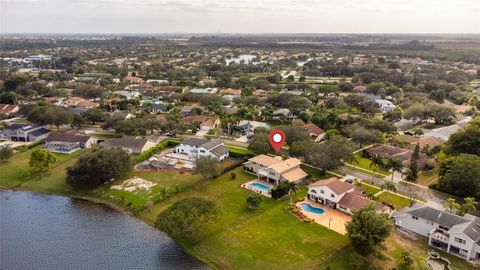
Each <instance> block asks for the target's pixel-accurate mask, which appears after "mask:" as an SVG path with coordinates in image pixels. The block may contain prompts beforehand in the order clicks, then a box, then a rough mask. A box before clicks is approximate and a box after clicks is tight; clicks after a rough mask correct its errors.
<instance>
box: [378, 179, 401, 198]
mask: <svg viewBox="0 0 480 270" xmlns="http://www.w3.org/2000/svg"><path fill="white" fill-rule="evenodd" d="M380 188H381V189H382V190H383V189H385V190H387V191H392V192H393V193H397V187H396V186H395V184H394V183H393V182H385V183H383V184H382V185H381V186H380ZM387 196H388V192H387V193H386V194H385V197H387Z"/></svg>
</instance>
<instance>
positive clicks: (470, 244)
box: [393, 204, 480, 263]
mask: <svg viewBox="0 0 480 270" xmlns="http://www.w3.org/2000/svg"><path fill="white" fill-rule="evenodd" d="M393 217H394V219H395V225H396V226H397V227H400V228H402V229H405V230H408V231H412V232H414V233H417V234H420V235H423V236H425V237H428V244H429V245H430V246H433V247H435V248H438V249H441V250H443V251H446V252H448V253H450V254H453V255H456V256H458V257H460V258H463V259H466V260H469V261H475V262H477V263H480V218H479V217H477V216H473V215H470V214H465V215H464V216H459V215H456V214H454V213H450V212H447V211H446V210H440V209H436V208H432V207H429V206H425V205H420V204H416V205H414V206H412V207H407V208H404V209H402V210H401V211H399V212H396V213H394V214H393Z"/></svg>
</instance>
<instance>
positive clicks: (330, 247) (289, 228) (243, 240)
mask: <svg viewBox="0 0 480 270" xmlns="http://www.w3.org/2000/svg"><path fill="white" fill-rule="evenodd" d="M234 172H235V173H236V174H237V177H236V179H234V180H231V179H230V173H226V174H224V175H222V176H220V177H218V178H217V179H213V180H210V181H209V182H208V183H206V184H203V183H200V184H196V185H194V186H192V187H191V188H190V189H188V190H186V191H184V192H181V193H179V194H177V195H176V196H174V197H171V198H169V199H167V200H165V201H162V202H160V203H158V204H156V205H154V206H153V207H151V208H150V209H147V210H145V211H143V212H142V213H141V214H140V215H141V217H143V218H145V219H146V220H148V221H149V222H150V223H152V224H153V223H154V221H155V219H156V216H157V215H158V214H159V213H160V212H161V211H163V210H165V209H166V208H167V207H168V206H170V205H172V204H173V203H174V202H176V201H178V200H180V199H183V198H187V197H202V198H205V199H208V200H211V201H214V202H215V203H216V204H217V205H218V206H219V207H220V208H221V215H220V217H219V218H218V220H216V221H215V222H213V223H211V224H208V226H205V227H203V228H201V229H200V230H199V232H197V233H195V234H194V235H193V236H192V238H188V239H187V238H181V239H177V240H178V241H179V242H180V243H181V244H182V246H184V247H185V248H186V250H187V251H188V252H190V253H192V254H193V255H195V256H198V257H200V258H201V259H204V260H207V262H209V263H211V264H213V265H214V266H216V267H218V268H221V269H230V268H235V269H252V268H257V269H286V268H285V267H286V265H288V266H287V268H289V269H307V268H312V269H315V268H319V267H322V265H323V264H324V262H326V261H327V260H328V259H329V258H331V257H332V256H334V255H335V253H336V252H337V251H340V250H342V249H343V248H344V247H345V246H347V244H348V240H347V238H346V237H345V236H342V235H340V234H338V233H336V232H334V231H331V230H328V229H327V228H325V227H322V226H320V225H318V224H304V223H302V222H301V221H300V220H298V219H297V218H296V217H295V216H294V215H292V214H290V213H289V212H287V211H286V210H285V203H286V202H285V201H277V200H274V199H267V198H263V201H262V203H261V205H260V207H259V208H258V209H256V210H250V209H249V208H248V207H247V205H246V202H245V200H246V198H247V196H248V195H249V194H250V193H251V192H250V191H248V190H246V189H243V188H240V185H241V184H242V183H245V182H247V181H248V180H251V179H252V178H254V176H252V175H250V174H247V173H244V172H243V171H242V169H241V168H237V169H235V170H234ZM304 195H305V190H301V191H300V192H298V194H297V196H298V197H302V196H304Z"/></svg>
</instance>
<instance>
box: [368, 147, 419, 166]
mask: <svg viewBox="0 0 480 270" xmlns="http://www.w3.org/2000/svg"><path fill="white" fill-rule="evenodd" d="M364 153H366V154H367V155H369V156H372V155H374V154H377V155H379V156H381V157H383V158H385V159H390V158H397V159H399V160H400V161H401V162H402V164H403V166H405V167H408V166H410V160H411V158H412V154H413V150H410V149H403V148H400V147H396V146H391V145H387V146H385V145H376V146H372V147H370V148H368V149H365V150H364ZM427 160H428V157H427V156H426V155H425V154H422V153H420V157H419V159H418V161H417V164H418V168H420V169H422V170H423V169H425V167H426V163H427Z"/></svg>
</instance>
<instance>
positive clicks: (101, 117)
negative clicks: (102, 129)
mask: <svg viewBox="0 0 480 270" xmlns="http://www.w3.org/2000/svg"><path fill="white" fill-rule="evenodd" d="M81 115H82V117H83V118H84V119H86V120H89V121H90V122H92V124H95V123H96V122H105V120H107V118H108V114H107V112H106V111H104V110H100V109H89V110H88V111H85V112H83V113H82V114H81Z"/></svg>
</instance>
